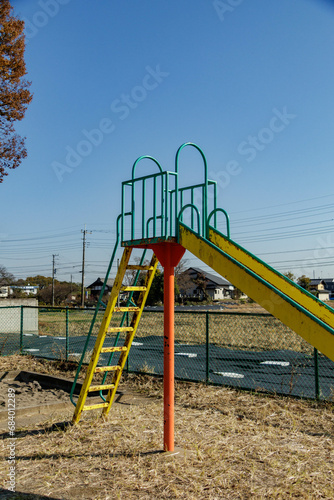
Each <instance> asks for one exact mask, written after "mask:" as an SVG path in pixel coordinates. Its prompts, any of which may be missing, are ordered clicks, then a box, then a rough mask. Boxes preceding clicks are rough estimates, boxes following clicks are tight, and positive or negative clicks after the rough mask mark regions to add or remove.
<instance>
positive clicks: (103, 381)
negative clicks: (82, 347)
mask: <svg viewBox="0 0 334 500" xmlns="http://www.w3.org/2000/svg"><path fill="white" fill-rule="evenodd" d="M146 252H147V249H145V250H144V251H143V253H142V256H141V259H140V262H139V265H140V266H142V265H143V264H144V261H145V256H146ZM139 275H140V270H138V271H137V272H136V274H135V278H134V280H133V283H132V286H136V285H137V282H138V279H139ZM133 294H134V292H133V291H131V292H130V293H129V297H128V299H127V302H126V307H130V306H131V304H133V302H132V297H133ZM127 315H128V313H127V312H124V313H123V315H122V319H121V322H120V325H119V326H120V328H122V326H123V325H124V323H125V321H126V318H127ZM120 334H121V332H118V333H117V335H116V338H115V341H114V347H116V346H117V345H118V341H119V337H120ZM113 357H114V352H112V353H110V356H109V359H108V361H107V364H106V365H105V366H110V365H111V362H112V360H113ZM107 376H108V373H107V372H106V373H105V374H104V375H103V378H102V382H101V385H102V384H104V383H105V381H106V379H107ZM100 397H101V398H102V399H103V401H106V399H105V397H104V396H103V394H102V391H100Z"/></svg>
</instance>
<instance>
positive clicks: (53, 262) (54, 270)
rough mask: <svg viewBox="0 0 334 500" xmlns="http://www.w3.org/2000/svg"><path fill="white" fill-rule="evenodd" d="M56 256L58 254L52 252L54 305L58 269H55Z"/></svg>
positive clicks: (53, 301)
mask: <svg viewBox="0 0 334 500" xmlns="http://www.w3.org/2000/svg"><path fill="white" fill-rule="evenodd" d="M56 257H58V254H52V306H54V305H55V274H56V272H57V269H55V263H56Z"/></svg>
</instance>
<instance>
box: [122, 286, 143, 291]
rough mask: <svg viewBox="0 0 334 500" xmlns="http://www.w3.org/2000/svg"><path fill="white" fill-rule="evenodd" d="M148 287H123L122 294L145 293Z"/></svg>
mask: <svg viewBox="0 0 334 500" xmlns="http://www.w3.org/2000/svg"><path fill="white" fill-rule="evenodd" d="M145 290H146V286H123V287H122V288H121V292H145Z"/></svg>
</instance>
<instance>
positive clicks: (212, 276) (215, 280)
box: [185, 267, 231, 286]
mask: <svg viewBox="0 0 334 500" xmlns="http://www.w3.org/2000/svg"><path fill="white" fill-rule="evenodd" d="M189 271H195V272H196V273H200V274H203V275H204V276H205V277H206V279H207V280H209V281H211V282H212V283H213V284H214V285H217V286H230V285H231V283H230V282H229V281H227V280H226V279H224V278H222V277H221V276H216V275H215V274H211V273H207V272H206V271H204V270H203V269H200V268H199V267H189V269H187V271H185V272H189Z"/></svg>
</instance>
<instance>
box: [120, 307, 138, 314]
mask: <svg viewBox="0 0 334 500" xmlns="http://www.w3.org/2000/svg"><path fill="white" fill-rule="evenodd" d="M114 311H115V312H117V313H118V312H139V311H140V308H139V307H115V309H114Z"/></svg>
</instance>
